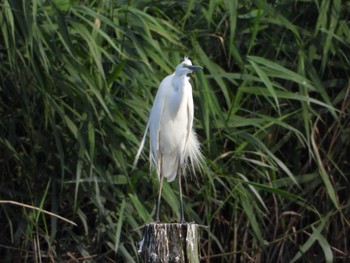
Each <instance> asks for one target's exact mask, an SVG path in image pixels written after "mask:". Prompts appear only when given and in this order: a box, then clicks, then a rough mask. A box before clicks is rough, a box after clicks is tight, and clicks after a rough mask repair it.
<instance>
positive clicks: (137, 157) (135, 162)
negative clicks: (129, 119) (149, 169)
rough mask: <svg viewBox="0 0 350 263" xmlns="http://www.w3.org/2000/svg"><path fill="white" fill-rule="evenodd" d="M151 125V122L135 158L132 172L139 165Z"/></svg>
mask: <svg viewBox="0 0 350 263" xmlns="http://www.w3.org/2000/svg"><path fill="white" fill-rule="evenodd" d="M149 123H150V121H148V122H147V125H146V129H145V133H144V135H143V138H142V141H141V143H140V147H139V149H138V151H137V154H136V156H135V160H134V163H133V166H132V171H133V170H134V169H135V167H136V165H137V162H138V161H139V158H140V155H141V153H142V149H143V146H145V141H146V137H147V133H148V128H149Z"/></svg>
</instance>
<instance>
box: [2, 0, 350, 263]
mask: <svg viewBox="0 0 350 263" xmlns="http://www.w3.org/2000/svg"><path fill="white" fill-rule="evenodd" d="M349 8H350V6H349V4H348V3H347V2H346V1H343V2H342V1H326V0H323V1H321V0H320V1H306V2H305V1H289V2H283V1H282V2H281V1H276V2H271V3H265V2H264V1H248V0H247V1H210V2H209V3H208V2H207V1H188V2H176V1H175V2H168V1H159V2H157V3H150V2H149V1H128V2H125V3H124V2H123V1H101V2H99V1H92V2H90V1H66V0H55V1H53V0H51V1H41V0H33V1H15V0H4V1H3V2H2V3H1V4H0V12H1V13H0V26H1V27H0V28H1V29H0V58H1V66H0V81H1V84H0V104H1V107H0V112H1V121H0V135H1V137H0V145H1V147H0V152H1V155H0V171H1V177H0V178H1V185H0V198H1V200H9V201H13V202H4V204H2V205H1V217H0V222H1V225H2V226H3V227H2V230H1V235H0V236H1V237H0V255H2V256H1V257H2V261H7V262H23V261H36V262H41V261H69V260H76V261H89V260H91V261H106V262H121V261H124V262H139V259H138V257H137V249H138V245H137V242H138V241H139V240H140V237H141V230H140V228H139V227H140V226H142V225H143V224H145V223H147V222H149V221H151V220H152V214H153V213H154V211H155V200H156V195H157V189H158V181H157V179H156V177H155V176H154V175H153V174H151V175H149V165H148V162H147V160H148V159H147V156H146V154H145V155H144V158H143V161H141V162H140V165H139V167H138V169H137V170H135V171H133V172H131V165H132V161H133V158H134V155H135V153H136V150H137V147H138V143H139V140H140V139H141V137H142V134H143V129H144V128H145V124H146V120H147V116H148V113H149V110H150V108H151V104H152V101H153V99H154V96H155V94H156V91H157V88H158V85H159V83H160V81H161V80H162V78H163V77H165V76H166V75H168V74H170V73H171V72H172V71H173V70H174V68H175V66H176V65H177V64H178V63H179V62H180V61H181V59H182V58H183V56H184V55H190V56H191V59H192V60H193V61H194V63H195V64H200V65H202V66H203V67H204V68H205V70H204V71H203V72H200V73H199V74H196V76H194V77H193V78H192V82H193V86H194V100H195V116H196V120H195V127H196V130H197V132H198V134H199V137H200V140H201V142H202V145H203V146H202V149H203V151H204V153H205V156H206V166H205V168H204V169H203V171H202V173H201V174H197V176H196V177H195V178H186V181H187V184H186V191H185V193H186V198H185V214H186V218H187V220H189V221H192V220H194V221H196V222H198V223H200V224H203V225H208V226H209V228H208V230H204V231H203V239H202V242H201V255H202V260H203V262H214V261H215V262H289V261H290V262H298V261H302V262H308V261H314V260H316V259H318V260H320V261H324V262H341V261H346V260H347V259H349V257H350V254H349V241H348V238H347V237H348V236H349V234H350V233H349V198H348V197H349V195H348V188H349V161H348V156H349V154H350V153H349V149H350V142H349V138H350V129H349V125H350V123H349V120H350V118H349V108H350V107H349V104H350V98H349V96H350V95H349V90H350V86H349V66H350V65H349V64H350V62H349V61H350V57H349V54H350V25H349V22H348V21H349V15H350V14H349V12H348V10H349ZM163 199H164V202H163V206H162V208H161V209H162V215H161V220H163V221H166V222H171V221H176V220H178V218H179V213H178V206H179V203H178V188H177V186H176V184H175V185H173V184H165V185H164V192H163ZM14 202H16V203H22V204H23V205H26V206H27V207H28V206H29V207H30V206H34V207H36V208H37V209H30V208H24V206H22V207H21V206H14V205H12V204H14ZM43 210H46V211H50V212H51V213H53V214H55V215H60V216H62V217H64V218H66V219H68V220H71V221H73V222H75V223H76V224H77V225H78V226H77V227H75V226H73V225H71V224H69V223H67V222H66V221H63V220H60V219H59V218H58V217H57V216H50V215H48V214H47V213H43Z"/></svg>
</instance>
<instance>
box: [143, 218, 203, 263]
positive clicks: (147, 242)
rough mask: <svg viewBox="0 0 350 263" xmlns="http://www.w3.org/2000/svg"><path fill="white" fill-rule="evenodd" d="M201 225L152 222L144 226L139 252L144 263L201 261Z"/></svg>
mask: <svg viewBox="0 0 350 263" xmlns="http://www.w3.org/2000/svg"><path fill="white" fill-rule="evenodd" d="M199 227H200V225H197V224H195V223H172V224H166V223H151V224H147V225H145V226H144V229H143V236H142V240H141V241H140V248H139V251H138V252H139V253H140V255H141V259H142V261H143V262H144V263H173V262H176V263H199V239H200V230H199Z"/></svg>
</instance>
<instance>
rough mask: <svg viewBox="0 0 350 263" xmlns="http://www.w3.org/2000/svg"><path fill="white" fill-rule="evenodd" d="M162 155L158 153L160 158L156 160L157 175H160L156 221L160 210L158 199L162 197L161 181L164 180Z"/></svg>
mask: <svg viewBox="0 0 350 263" xmlns="http://www.w3.org/2000/svg"><path fill="white" fill-rule="evenodd" d="M162 157H163V155H162V154H161V155H160V159H159V160H158V166H159V167H160V170H159V177H160V185H159V193H158V201H157V212H156V222H160V221H159V210H160V199H161V197H162V189H163V181H164V176H163V172H162V171H163V169H162V168H163V167H162Z"/></svg>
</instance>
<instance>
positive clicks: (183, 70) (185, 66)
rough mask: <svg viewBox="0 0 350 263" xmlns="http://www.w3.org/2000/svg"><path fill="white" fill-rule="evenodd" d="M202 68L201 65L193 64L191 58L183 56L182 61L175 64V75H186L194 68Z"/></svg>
mask: <svg viewBox="0 0 350 263" xmlns="http://www.w3.org/2000/svg"><path fill="white" fill-rule="evenodd" d="M199 69H203V67H201V66H193V65H192V62H191V60H189V58H188V57H185V58H184V61H182V62H181V63H180V64H179V65H177V67H176V69H175V74H176V75H179V76H181V75H187V74H190V73H192V72H193V71H195V70H199Z"/></svg>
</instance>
